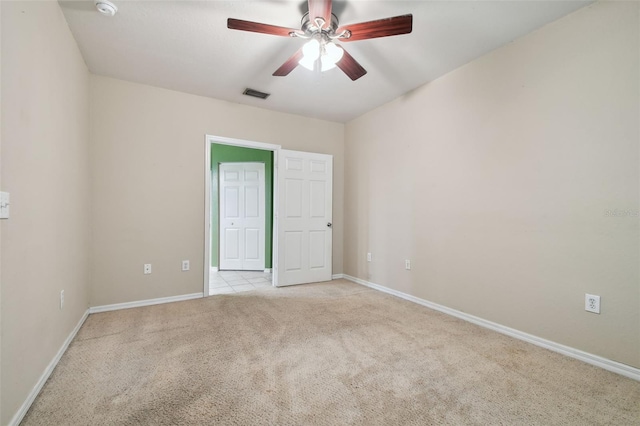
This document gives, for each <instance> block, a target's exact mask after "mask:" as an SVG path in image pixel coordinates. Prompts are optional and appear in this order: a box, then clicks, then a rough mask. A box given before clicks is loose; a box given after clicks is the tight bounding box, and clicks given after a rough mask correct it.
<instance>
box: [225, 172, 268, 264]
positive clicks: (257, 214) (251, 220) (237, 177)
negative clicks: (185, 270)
mask: <svg viewBox="0 0 640 426" xmlns="http://www.w3.org/2000/svg"><path fill="white" fill-rule="evenodd" d="M218 179H219V182H220V185H219V192H218V194H219V196H220V215H219V216H220V234H219V235H220V269H221V270H245V271H247V270H248V271H263V270H264V247H265V241H264V238H265V236H264V234H265V232H264V231H265V229H264V228H265V207H264V202H265V200H264V196H265V195H264V193H265V181H264V163H221V164H220V167H219V169H218Z"/></svg>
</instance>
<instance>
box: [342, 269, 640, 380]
mask: <svg viewBox="0 0 640 426" xmlns="http://www.w3.org/2000/svg"><path fill="white" fill-rule="evenodd" d="M341 278H344V279H346V280H349V281H351V282H354V283H356V284H360V285H363V286H365V287H369V288H372V289H374V290H378V291H381V292H383V293H387V294H391V295H392V296H396V297H399V298H401V299H405V300H408V301H410V302H413V303H417V304H419V305H422V306H425V307H427V308H430V309H433V310H435V311H438V312H442V313H444V314H447V315H451V316H453V317H456V318H459V319H461V320H464V321H467V322H470V323H472V324H476V325H479V326H481V327H484V328H488V329H490V330H493V331H497V332H498V333H501V334H505V335H507V336H510V337H513V338H515V339H518V340H522V341H525V342H527V343H531V344H533V345H536V346H539V347H542V348H545V349H548V350H550V351H553V352H557V353H560V354H562V355H565V356H568V357H570V358H574V359H577V360H579V361H582V362H586V363H587V364H591V365H593V366H596V367H600V368H602V369H604V370H607V371H611V372H613V373H616V374H619V375H621V376H624V377H627V378H629V379H633V380H636V381H640V368H635V367H632V366H630V365H627V364H623V363H621V362H618V361H614V360H612V359H608V358H604V357H601V356H599V355H595V354H592V353H589V352H585V351H582V350H580V349H576V348H572V347H570V346H566V345H562V344H560V343H557V342H554V341H551V340H547V339H543V338H542V337H538V336H535V335H533V334H528V333H525V332H524V331H520V330H517V329H515V328H510V327H507V326H505V325H502V324H498V323H495V322H493V321H489V320H485V319H483V318H480V317H476V316H474V315H470V314H467V313H465V312H461V311H458V310H455V309H452V308H449V307H446V306H444V305H439V304H437V303H434V302H430V301H428V300H425V299H421V298H419V297H416V296H412V295H410V294H407V293H403V292H401V291H398V290H394V289H392V288H389V287H385V286H383V285H380V284H376V283H372V282H370V281H366V280H363V279H361V278H357V277H353V276H351V275H348V274H342V277H341Z"/></svg>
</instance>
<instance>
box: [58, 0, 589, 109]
mask: <svg viewBox="0 0 640 426" xmlns="http://www.w3.org/2000/svg"><path fill="white" fill-rule="evenodd" d="M113 2H114V3H115V4H116V5H117V7H118V9H119V10H118V13H117V14H116V15H115V16H114V17H112V18H108V17H105V16H102V15H100V14H99V13H98V12H97V11H96V9H95V7H94V1H93V0H81V1H61V2H60V5H61V7H62V10H63V12H64V15H65V17H66V19H67V22H68V23H69V27H70V28H71V32H72V33H73V35H74V37H75V39H76V41H77V43H78V45H79V47H80V50H81V52H82V55H83V56H84V59H85V61H86V63H87V66H88V67H89V70H91V72H93V73H95V74H99V75H105V76H109V77H115V78H119V79H123V80H128V81H133V82H138V83H143V84H148V85H152V86H158V87H163V88H167V89H172V90H178V91H181V92H186V93H192V94H196V95H201V96H207V97H211V98H216V99H222V100H226V101H231V102H236V103H240V104H246V105H252V106H257V107H261V108H267V109H271V110H276V111H283V112H288V113H293V114H299V115H304V116H308V117H315V118H320V119H325V120H330V121H338V122H347V121H349V120H351V119H353V118H355V117H358V116H359V115H362V114H363V113H365V112H367V111H370V110H372V109H374V108H376V107H378V106H380V105H382V104H384V103H386V102H389V101H391V100H392V99H395V98H397V97H399V96H400V95H402V94H404V93H406V92H408V91H410V90H412V89H415V88H417V87H419V86H421V85H423V84H425V83H427V82H429V81H432V80H434V79H436V78H438V77H440V76H442V75H444V74H446V73H448V72H450V71H452V70H454V69H456V68H458V67H460V66H461V65H464V64H465V63H468V62H470V61H472V60H473V59H475V58H477V57H479V56H482V55H484V54H485V53H487V52H490V51H491V50H494V49H496V48H498V47H500V46H502V45H505V44H507V43H509V42H511V41H513V40H514V39H516V38H518V37H521V36H522V35H524V34H527V33H529V32H531V31H533V30H535V29H537V28H540V27H541V26H543V25H545V24H547V23H549V22H551V21H554V20H556V19H558V18H560V17H562V16H564V15H566V14H568V13H570V12H572V11H574V10H576V9H578V8H580V7H583V6H586V5H587V4H589V3H591V1H569V0H556V1H539V0H536V1H504V0H503V1H483V0H476V1H415V0H414V1H399V0H394V1H391V0H388V1H367V0H350V1H347V2H344V1H342V2H338V1H334V5H333V10H334V13H335V14H336V15H337V16H338V18H339V20H340V24H349V23H358V22H363V21H369V20H374V19H380V18H386V17H391V16H397V15H403V14H406V13H412V14H413V32H412V33H411V34H407V35H401V36H395V37H386V38H379V39H372V40H364V41H354V42H351V43H342V45H343V47H345V48H346V49H347V50H348V51H349V53H351V55H352V56H353V57H354V58H355V59H356V60H357V61H358V62H360V64H361V65H362V66H364V68H366V69H367V71H368V73H367V74H366V75H365V76H364V77H362V78H360V79H359V80H356V81H351V80H350V79H349V78H348V77H347V76H346V75H345V74H344V73H342V71H340V70H339V69H337V68H336V69H333V70H331V71H327V72H324V73H319V72H311V71H308V70H306V69H304V68H303V67H301V66H299V67H297V68H296V69H295V70H294V71H293V72H292V73H291V74H289V75H288V76H287V77H273V76H272V75H271V74H272V73H273V72H274V71H275V70H276V69H277V68H278V67H279V66H280V65H281V64H282V63H283V62H284V61H285V60H286V59H287V58H289V57H290V56H291V55H292V54H293V53H294V52H295V51H296V50H297V49H298V48H299V47H300V46H301V45H302V44H303V43H304V40H301V39H294V38H287V37H277V36H271V35H265V34H257V33H249V32H244V31H234V30H229V29H227V24H226V20H227V18H237V19H243V20H249V21H257V22H262V23H267V24H273V25H278V26H283V27H292V28H299V27H300V19H301V17H302V14H303V13H304V12H306V11H307V5H306V1H287V0H271V1H244V0H233V1H222V0H210V1H167V0H164V1H140V0H113ZM247 87H250V88H253V89H257V90H260V91H263V92H268V93H271V96H270V97H269V98H268V99H266V100H261V99H255V98H250V97H247V96H243V95H242V92H243V91H244V89H245V88H247Z"/></svg>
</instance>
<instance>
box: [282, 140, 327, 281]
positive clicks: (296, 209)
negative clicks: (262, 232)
mask: <svg viewBox="0 0 640 426" xmlns="http://www.w3.org/2000/svg"><path fill="white" fill-rule="evenodd" d="M332 173H333V156H331V155H325V154H313V153H309V152H297V151H288V150H284V149H281V150H280V151H279V152H278V192H279V195H278V217H277V223H278V256H277V259H276V262H274V264H275V266H276V268H277V274H278V275H277V276H278V280H277V285H278V286H285V285H293V284H304V283H312V282H318V281H329V280H330V279H331V243H332V232H331V220H332V219H331V217H332V216H331V215H332V210H331V209H332V198H331V197H332Z"/></svg>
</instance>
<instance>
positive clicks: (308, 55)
mask: <svg viewBox="0 0 640 426" xmlns="http://www.w3.org/2000/svg"><path fill="white" fill-rule="evenodd" d="M302 54H303V55H304V59H309V60H312V61H315V60H316V59H318V58H319V57H320V42H319V41H318V40H316V39H315V38H314V39H311V40H309V41H308V42H307V44H305V45H304V46H302Z"/></svg>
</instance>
